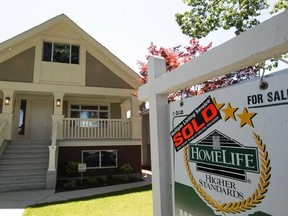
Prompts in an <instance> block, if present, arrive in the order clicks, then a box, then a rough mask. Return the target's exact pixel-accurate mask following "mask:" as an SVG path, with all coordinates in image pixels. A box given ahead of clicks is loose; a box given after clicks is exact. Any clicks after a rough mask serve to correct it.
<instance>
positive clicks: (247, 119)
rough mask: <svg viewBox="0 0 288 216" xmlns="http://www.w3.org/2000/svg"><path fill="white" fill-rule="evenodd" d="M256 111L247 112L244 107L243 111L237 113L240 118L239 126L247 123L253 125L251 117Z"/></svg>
mask: <svg viewBox="0 0 288 216" xmlns="http://www.w3.org/2000/svg"><path fill="white" fill-rule="evenodd" d="M256 114H257V113H249V112H248V110H247V108H246V107H244V108H243V111H242V113H241V114H237V116H238V117H239V118H240V119H241V122H240V127H243V126H244V125H246V124H248V125H250V126H251V127H254V125H253V122H252V118H253V117H254V116H255V115H256Z"/></svg>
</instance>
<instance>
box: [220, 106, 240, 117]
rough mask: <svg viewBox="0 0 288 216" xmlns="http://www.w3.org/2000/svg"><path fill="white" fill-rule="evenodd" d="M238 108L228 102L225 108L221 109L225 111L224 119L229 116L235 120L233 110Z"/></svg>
mask: <svg viewBox="0 0 288 216" xmlns="http://www.w3.org/2000/svg"><path fill="white" fill-rule="evenodd" d="M237 110H238V108H234V107H231V104H230V103H228V104H227V107H226V108H225V109H222V112H224V113H225V118H224V120H225V121H227V120H228V119H229V118H232V119H234V120H235V121H236V117H235V112H236V111H237Z"/></svg>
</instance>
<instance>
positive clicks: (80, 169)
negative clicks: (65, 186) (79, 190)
mask: <svg viewBox="0 0 288 216" xmlns="http://www.w3.org/2000/svg"><path fill="white" fill-rule="evenodd" d="M78 172H81V184H82V180H83V172H86V163H79V164H78Z"/></svg>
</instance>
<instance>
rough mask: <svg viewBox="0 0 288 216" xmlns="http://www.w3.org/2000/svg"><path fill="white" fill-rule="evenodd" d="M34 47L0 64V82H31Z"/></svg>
mask: <svg viewBox="0 0 288 216" xmlns="http://www.w3.org/2000/svg"><path fill="white" fill-rule="evenodd" d="M34 59H35V47H32V48H30V49H28V50H25V51H24V52H22V53H19V54H18V55H16V56H14V57H12V58H10V59H8V60H6V61H4V62H2V63H0V80H1V81H12V82H33V74H34Z"/></svg>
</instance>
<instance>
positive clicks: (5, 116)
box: [0, 89, 15, 140]
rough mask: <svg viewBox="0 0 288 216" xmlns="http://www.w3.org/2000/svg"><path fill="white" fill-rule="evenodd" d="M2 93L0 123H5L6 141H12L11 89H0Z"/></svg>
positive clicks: (12, 104) (12, 93) (12, 97)
mask: <svg viewBox="0 0 288 216" xmlns="http://www.w3.org/2000/svg"><path fill="white" fill-rule="evenodd" d="M2 92H3V106H2V107H3V109H2V113H1V114H0V119H1V121H7V126H6V137H5V139H6V140H11V139H12V131H13V130H12V127H13V116H14V115H13V106H14V92H15V90H12V89H2Z"/></svg>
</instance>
